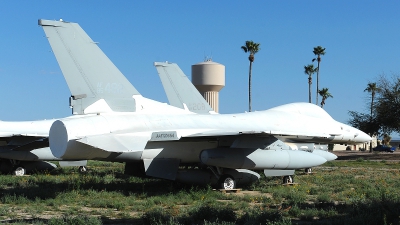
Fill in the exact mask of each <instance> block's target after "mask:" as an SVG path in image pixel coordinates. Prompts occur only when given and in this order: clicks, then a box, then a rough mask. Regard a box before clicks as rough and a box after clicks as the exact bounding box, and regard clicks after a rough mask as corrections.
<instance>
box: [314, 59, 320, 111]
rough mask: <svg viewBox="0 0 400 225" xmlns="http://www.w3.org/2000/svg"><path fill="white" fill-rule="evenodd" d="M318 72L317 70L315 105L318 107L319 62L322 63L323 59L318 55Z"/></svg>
mask: <svg viewBox="0 0 400 225" xmlns="http://www.w3.org/2000/svg"><path fill="white" fill-rule="evenodd" d="M317 61H318V70H317V101H316V102H315V104H317V105H318V91H319V62H320V61H321V58H320V57H319V55H318V59H317Z"/></svg>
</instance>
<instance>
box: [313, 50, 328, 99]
mask: <svg viewBox="0 0 400 225" xmlns="http://www.w3.org/2000/svg"><path fill="white" fill-rule="evenodd" d="M313 53H314V55H316V56H317V58H314V59H313V60H312V61H313V62H314V61H315V60H317V62H318V66H317V101H316V102H315V104H317V105H318V91H319V63H320V62H321V55H325V48H322V47H321V46H317V47H314V50H313Z"/></svg>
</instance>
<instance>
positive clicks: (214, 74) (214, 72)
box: [192, 60, 225, 112]
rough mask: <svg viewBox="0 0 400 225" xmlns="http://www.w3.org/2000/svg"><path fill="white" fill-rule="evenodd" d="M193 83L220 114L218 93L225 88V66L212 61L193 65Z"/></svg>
mask: <svg viewBox="0 0 400 225" xmlns="http://www.w3.org/2000/svg"><path fill="white" fill-rule="evenodd" d="M192 83H193V84H194V86H195V87H196V88H197V90H199V92H200V94H202V95H203V97H204V98H205V99H206V101H207V102H208V104H210V106H211V107H212V108H213V109H214V111H215V112H218V93H219V91H220V90H221V89H222V88H223V87H224V86H225V66H224V65H222V64H219V63H216V62H212V61H211V60H208V61H205V62H201V63H198V64H195V65H192Z"/></svg>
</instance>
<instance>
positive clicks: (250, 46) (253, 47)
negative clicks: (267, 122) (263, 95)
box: [241, 41, 261, 112]
mask: <svg viewBox="0 0 400 225" xmlns="http://www.w3.org/2000/svg"><path fill="white" fill-rule="evenodd" d="M241 48H242V49H243V51H244V52H246V53H247V52H250V55H249V61H250V68H249V112H251V70H252V66H253V62H254V55H255V54H256V53H257V52H258V51H260V49H261V48H260V43H255V42H253V41H246V44H245V45H243V46H242V47H241Z"/></svg>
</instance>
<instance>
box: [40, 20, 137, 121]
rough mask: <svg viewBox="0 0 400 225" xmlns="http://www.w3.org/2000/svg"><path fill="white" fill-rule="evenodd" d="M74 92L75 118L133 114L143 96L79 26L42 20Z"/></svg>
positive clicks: (62, 69) (72, 100)
mask: <svg viewBox="0 0 400 225" xmlns="http://www.w3.org/2000/svg"><path fill="white" fill-rule="evenodd" d="M39 25H40V26H42V27H43V30H44V32H45V33H46V36H47V39H48V40H49V42H50V45H51V48H52V49H53V52H54V55H55V56H56V58H57V61H58V64H59V65H60V68H61V71H62V73H63V75H64V78H65V80H66V81H67V84H68V87H69V89H70V91H71V95H72V96H71V99H70V101H71V102H70V105H71V107H72V108H73V114H87V113H98V112H109V111H114V112H134V111H136V104H135V99H134V98H133V96H134V95H140V93H139V92H138V91H137V90H136V89H135V87H133V86H132V84H131V83H130V82H129V81H128V80H127V79H126V77H125V76H124V75H123V74H122V73H121V72H120V71H119V70H118V68H117V67H116V66H115V65H114V64H113V63H112V62H111V61H110V59H109V58H108V57H107V56H106V55H105V54H104V53H103V52H102V51H101V49H100V48H99V47H98V46H97V43H96V42H94V41H93V40H92V39H91V38H90V37H89V36H88V35H87V34H86V32H85V31H84V30H83V29H82V28H81V27H80V26H79V24H77V23H70V22H64V21H52V20H39Z"/></svg>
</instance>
